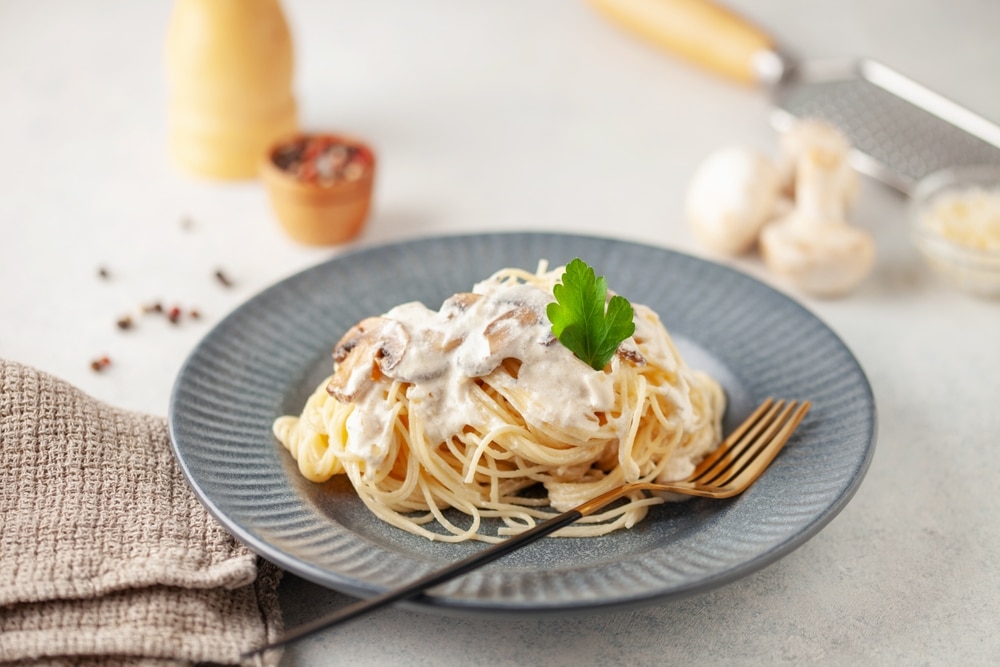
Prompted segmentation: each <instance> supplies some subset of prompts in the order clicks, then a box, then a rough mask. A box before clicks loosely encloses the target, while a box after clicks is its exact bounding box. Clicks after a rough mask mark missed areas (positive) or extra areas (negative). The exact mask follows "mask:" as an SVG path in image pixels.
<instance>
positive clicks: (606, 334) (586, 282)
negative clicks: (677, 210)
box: [545, 257, 635, 371]
mask: <svg viewBox="0 0 1000 667" xmlns="http://www.w3.org/2000/svg"><path fill="white" fill-rule="evenodd" d="M552 294H553V296H555V298H556V300H555V302H554V303H550V304H549V305H548V308H546V309H545V314H546V315H548V316H549V321H550V322H552V333H554V334H555V336H556V338H558V339H559V342H560V343H562V344H563V345H565V346H566V347H567V348H569V350H570V351H571V352H572V353H573V354H575V355H576V356H577V357H579V358H580V359H582V360H583V361H584V362H585V363H586V364H588V365H590V367H591V368H593V369H594V370H596V371H600V370H603V369H604V367H605V366H606V365H607V363H608V362H609V361H611V357H613V356H614V354H615V350H617V349H618V345H620V344H621V342H622V341H623V340H625V339H626V338H628V337H629V336H631V335H632V334H633V333H634V332H635V322H633V321H632V316H633V313H632V304H630V303H629V302H628V299H626V298H625V297H623V296H618V295H615V296H613V297H611V299H610V300H608V299H607V295H608V281H607V280H606V279H605V278H604V276H600V277H597V276H596V275H595V274H594V269H592V268H591V267H589V266H588V265H587V263H586V262H584V261H583V260H582V259H580V258H579V257H578V258H576V259H574V260H573V261H572V262H570V263H569V264H567V265H566V272H565V273H563V275H562V282H561V283H560V284H557V285H556V286H555V287H554V288H553V289H552ZM605 303H606V305H607V308H605Z"/></svg>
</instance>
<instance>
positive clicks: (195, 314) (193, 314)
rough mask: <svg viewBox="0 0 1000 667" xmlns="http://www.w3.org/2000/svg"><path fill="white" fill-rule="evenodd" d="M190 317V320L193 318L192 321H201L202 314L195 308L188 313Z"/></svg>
mask: <svg viewBox="0 0 1000 667" xmlns="http://www.w3.org/2000/svg"><path fill="white" fill-rule="evenodd" d="M188 317H190V318H191V319H192V320H200V319H201V312H200V311H198V310H197V309H195V308H192V309H191V310H190V311H189V312H188Z"/></svg>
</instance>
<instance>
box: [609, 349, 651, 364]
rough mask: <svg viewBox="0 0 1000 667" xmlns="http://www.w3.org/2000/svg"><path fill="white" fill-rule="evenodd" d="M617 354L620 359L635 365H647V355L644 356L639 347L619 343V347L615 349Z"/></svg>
mask: <svg viewBox="0 0 1000 667" xmlns="http://www.w3.org/2000/svg"><path fill="white" fill-rule="evenodd" d="M615 354H616V355H618V358H619V359H621V360H622V361H627V362H629V363H630V364H632V365H633V366H645V365H646V357H644V356H642V352H640V351H639V350H638V349H637V348H634V347H625V346H624V345H619V346H618V349H617V350H615Z"/></svg>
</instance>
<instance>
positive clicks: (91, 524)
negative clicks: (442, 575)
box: [0, 359, 281, 665]
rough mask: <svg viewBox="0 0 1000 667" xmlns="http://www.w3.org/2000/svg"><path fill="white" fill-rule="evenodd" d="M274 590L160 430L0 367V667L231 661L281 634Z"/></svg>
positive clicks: (270, 575)
mask: <svg viewBox="0 0 1000 667" xmlns="http://www.w3.org/2000/svg"><path fill="white" fill-rule="evenodd" d="M279 578H280V572H279V570H278V569H277V568H275V567H274V566H273V565H270V564H269V563H266V562H265V561H261V560H259V559H258V558H257V557H256V556H255V555H254V554H253V553H252V552H251V551H250V550H249V549H247V548H246V547H245V546H243V545H242V544H240V543H239V542H237V541H236V540H235V539H234V538H233V537H232V536H230V535H229V534H228V533H226V531H225V530H223V529H222V527H221V526H220V525H219V524H218V523H216V522H215V521H214V520H213V519H212V518H211V517H210V516H209V515H208V513H207V512H206V510H205V509H204V508H203V507H202V505H201V504H200V503H199V502H198V500H197V499H196V498H195V496H194V494H193V493H192V492H191V490H190V489H189V488H188V486H187V485H186V483H185V481H184V479H183V477H182V475H181V472H180V469H179V468H178V466H177V464H176V462H175V461H174V458H173V455H172V454H171V451H170V442H169V435H168V431H167V423H166V420H165V419H163V418H162V417H153V416H149V415H144V414H140V413H135V412H128V411H125V410H121V409H117V408H114V407H111V406H109V405H107V404H104V403H101V402H99V401H97V400H95V399H93V398H91V397H89V396H87V395H86V394H84V393H83V392H81V391H79V390H77V389H75V388H74V387H72V386H70V385H69V384H67V383H66V382H63V381H61V380H58V379H56V378H54V377H52V376H51V375H48V374H45V373H42V372H40V371H37V370H35V369H32V368H30V367H27V366H24V365H22V364H18V363H15V362H11V361H4V360H2V359H0V663H5V662H14V663H17V664H27V665H37V664H58V665H80V664H102V665H104V664H127V665H135V664H149V665H175V664H176V665H183V664H191V663H196V662H212V663H220V664H232V663H237V662H239V655H240V653H241V652H243V651H245V650H247V649H250V648H252V647H254V646H257V645H259V644H262V643H265V642H266V641H268V640H272V639H275V638H277V636H278V634H279V633H280V631H281V628H280V624H281V621H280V614H279V611H278V605H277V594H276V588H277V584H278V580H279ZM268 658H269V660H270V661H271V663H272V664H273V663H274V662H275V661H277V659H278V656H277V655H275V654H273V653H272V654H271V655H269V656H268Z"/></svg>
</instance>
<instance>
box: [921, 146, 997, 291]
mask: <svg viewBox="0 0 1000 667" xmlns="http://www.w3.org/2000/svg"><path fill="white" fill-rule="evenodd" d="M911 234H912V237H913V242H914V244H915V245H916V246H917V248H918V249H919V250H920V252H921V253H922V254H923V255H924V257H925V259H926V260H927V263H928V264H929V265H930V267H931V268H932V269H933V270H935V271H936V272H937V273H938V274H940V275H941V276H942V277H944V278H945V279H946V280H947V281H948V282H950V283H951V284H953V285H955V286H957V287H959V288H961V289H963V290H966V291H968V292H971V293H973V294H978V295H980V296H988V297H1000V166H993V165H982V166H969V167H956V168H952V169H946V170H943V171H939V172H937V173H934V174H931V175H930V176H928V177H926V178H925V179H923V180H922V181H921V182H920V183H919V184H918V185H917V187H916V188H915V190H914V192H913V201H912V203H911Z"/></svg>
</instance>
